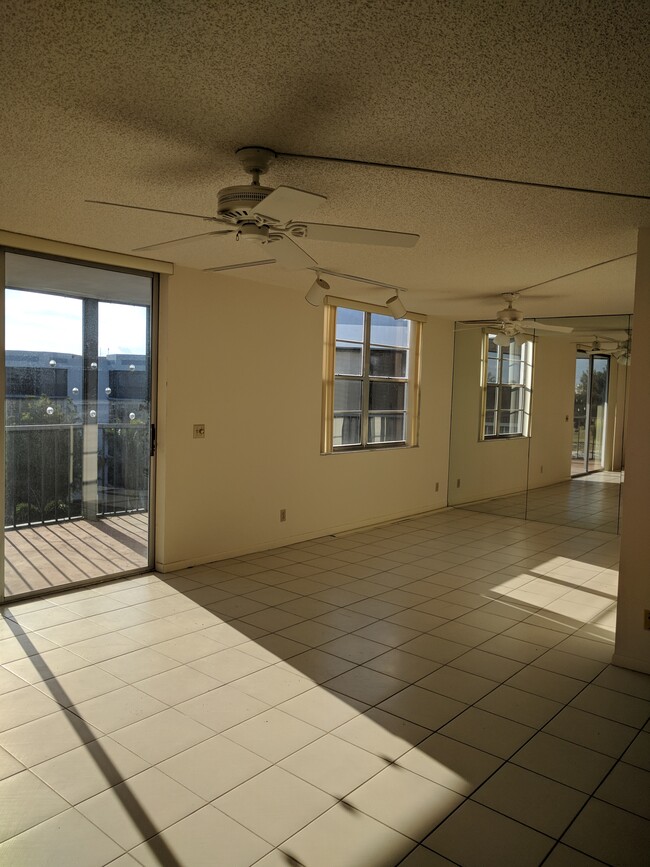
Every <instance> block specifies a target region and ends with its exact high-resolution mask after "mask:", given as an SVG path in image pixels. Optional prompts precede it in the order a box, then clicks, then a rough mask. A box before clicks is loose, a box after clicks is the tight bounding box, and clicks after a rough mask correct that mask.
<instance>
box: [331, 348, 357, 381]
mask: <svg viewBox="0 0 650 867" xmlns="http://www.w3.org/2000/svg"><path fill="white" fill-rule="evenodd" d="M362 361H363V347H362V346H361V345H360V344H358V343H345V342H344V341H341V340H337V341H336V363H335V367H334V372H335V373H336V374H341V373H343V374H349V375H351V376H361V364H362Z"/></svg>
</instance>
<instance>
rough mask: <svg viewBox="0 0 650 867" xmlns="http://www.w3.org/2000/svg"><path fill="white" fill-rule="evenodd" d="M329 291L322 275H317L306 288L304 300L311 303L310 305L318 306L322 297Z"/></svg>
mask: <svg viewBox="0 0 650 867" xmlns="http://www.w3.org/2000/svg"><path fill="white" fill-rule="evenodd" d="M329 291H330V286H329V283H326V282H325V280H323V278H322V277H320V276H317V277H316V279H315V280H314V282H313V283H312V284H311V286H310V287H309V289H308V290H307V294H306V295H305V301H307V303H308V304H311V305H312V307H320V305H321V304H322V303H323V299H324V298H325V296H326V295H327V293H328V292H329Z"/></svg>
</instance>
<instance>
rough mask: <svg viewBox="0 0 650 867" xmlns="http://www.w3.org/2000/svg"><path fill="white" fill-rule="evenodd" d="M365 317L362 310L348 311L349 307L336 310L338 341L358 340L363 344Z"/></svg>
mask: <svg viewBox="0 0 650 867" xmlns="http://www.w3.org/2000/svg"><path fill="white" fill-rule="evenodd" d="M363 317H364V314H363V312H362V311H361V310H348V308H347V307H337V308H336V339H337V341H338V340H356V341H357V342H358V343H362V342H363Z"/></svg>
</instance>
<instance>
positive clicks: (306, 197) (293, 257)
mask: <svg viewBox="0 0 650 867" xmlns="http://www.w3.org/2000/svg"><path fill="white" fill-rule="evenodd" d="M237 157H238V159H239V162H240V163H241V166H242V168H243V169H244V171H246V172H248V174H249V175H251V177H252V181H251V183H250V184H244V185H238V186H233V187H224V188H223V189H221V190H219V193H218V196H217V202H218V204H217V215H216V216H205V215H202V214H188V213H185V212H182V211H165V210H162V209H160V208H147V207H141V206H139V205H125V204H120V203H119V202H104V201H98V200H97V199H86V201H87V202H91V203H93V204H97V205H109V206H111V207H115V208H130V209H134V210H138V211H149V212H155V213H162V214H175V215H177V216H181V217H193V218H195V219H199V220H204V221H207V222H209V223H217V224H219V225H220V226H223V228H218V229H214V230H213V231H211V232H200V233H199V234H195V235H186V236H184V237H182V238H174V239H171V240H168V241H162V242H160V243H158V244H147V245H146V246H144V247H136V248H134V250H135V251H137V252H143V251H146V250H157V249H159V248H161V247H165V246H167V245H171V244H182V243H186V242H190V241H195V240H197V239H198V238H209V237H213V238H214V237H224V238H225V237H229V238H231V239H234V240H236V241H246V242H247V243H248V244H255V245H257V246H263V247H264V250H265V252H266V251H268V252H269V253H270V254H271V256H272V257H273V258H266V259H262V260H256V261H251V262H244V263H238V264H234V265H221V266H217V267H215V268H206V269H205V270H207V271H226V270H229V269H231V268H247V267H251V266H254V265H270V264H273V263H275V262H277V263H278V264H280V265H282V266H283V267H285V268H290V269H298V268H312V269H315V268H316V267H317V263H316V261H315V260H314V259H312V257H311V256H310V255H309V254H308V253H306V252H305V250H303V248H302V247H301V246H300V245H299V244H298V243H297V241H300V240H309V241H330V242H335V243H345V244H377V245H382V246H389V247H413V246H415V244H416V243H417V241H418V239H419V237H420V236H419V235H415V234H412V233H410V232H389V231H385V230H383V229H365V228H361V227H359V226H336V225H332V224H328V223H310V222H306V221H305V218H307V217H310V216H311V214H312V213H313V211H314V210H315V209H316V208H317V207H318V206H319V205H321V204H322V203H323V202H325V201H327V198H326V196H321V195H319V194H317V193H309V192H307V191H305V190H299V189H295V188H294V187H286V186H280V187H276V188H275V189H273V187H263V186H260V181H259V179H260V175H263V174H264V173H265V172H266V171H267V170H268V168H269V165H270V163H271V162H272V160H273V159H274V157H275V154H274V152H273V151H271V150H269V149H268V148H262V147H245V148H240V149H239V150H238V151H237Z"/></svg>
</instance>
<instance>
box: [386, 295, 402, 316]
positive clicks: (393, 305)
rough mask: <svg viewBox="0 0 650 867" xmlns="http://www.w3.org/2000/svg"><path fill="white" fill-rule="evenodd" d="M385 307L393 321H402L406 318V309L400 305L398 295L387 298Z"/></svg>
mask: <svg viewBox="0 0 650 867" xmlns="http://www.w3.org/2000/svg"><path fill="white" fill-rule="evenodd" d="M386 307H388V309H389V310H390V313H391V316H392V317H393V319H403V318H404V316H406V307H405V306H404V305H403V304H402V302H401V300H400V297H399V295H393V297H392V298H389V299H388V301H387V302H386Z"/></svg>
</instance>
